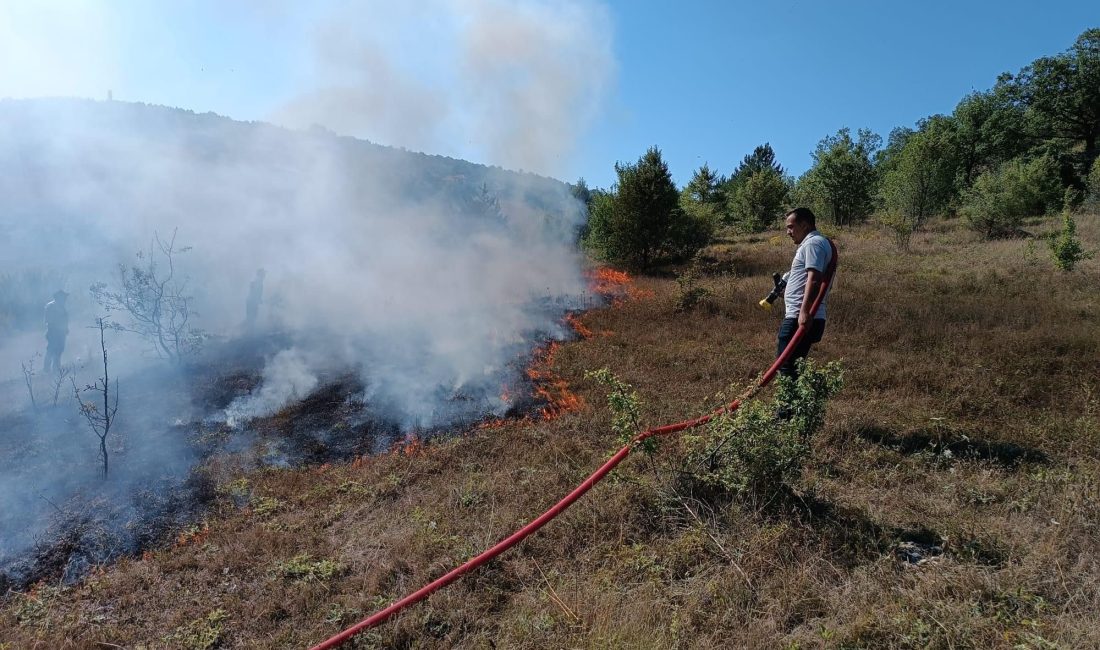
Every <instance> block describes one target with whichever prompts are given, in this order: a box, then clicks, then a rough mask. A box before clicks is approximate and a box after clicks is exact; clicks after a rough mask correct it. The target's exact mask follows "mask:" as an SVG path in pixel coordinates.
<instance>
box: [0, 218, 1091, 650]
mask: <svg viewBox="0 0 1100 650" xmlns="http://www.w3.org/2000/svg"><path fill="white" fill-rule="evenodd" d="M1081 221H1082V226H1081V234H1082V237H1083V238H1084V239H1085V241H1086V245H1087V247H1089V248H1091V249H1093V250H1095V249H1097V248H1098V247H1100V224H1098V221H1097V217H1096V215H1088V216H1085V217H1082V219H1081ZM1050 227H1053V222H1052V221H1044V222H1037V223H1034V224H1032V225H1031V228H1033V229H1035V230H1042V229H1044V228H1050ZM835 238H836V241H837V243H838V245H839V247H840V251H841V253H840V254H841V266H840V271H839V275H838V282H837V287H836V291H835V293H834V294H833V297H832V298H831V302H830V315H831V318H830V321H829V327H828V331H827V332H826V337H825V340H824V342H823V343H822V344H821V345H820V346H819V348H818V349H816V351H815V353H814V356H815V357H817V358H823V359H843V363H844V366H845V368H846V371H847V382H846V386H845V388H844V390H843V392H842V393H841V394H840V396H838V397H837V398H836V399H835V401H834V402H832V403H831V404H830V411H829V414H828V417H827V424H826V427H825V429H824V431H823V432H822V433H821V434H820V435H819V436H818V437H817V438H816V439H815V440H814V443H813V447H814V449H813V454H812V458H811V460H810V461H809V463H808V465H807V467H806V469H805V472H804V474H803V476H802V478H801V479H800V480H799V482H798V483H797V484H796V485H794V486H792V487H793V491H792V494H791V496H790V497H789V498H785V499H779V500H773V501H769V502H759V501H755V502H754V501H751V500H750V501H744V500H737V499H729V498H721V497H716V496H715V495H713V494H704V493H701V492H697V491H692V490H691V489H688V488H687V487H685V485H688V484H685V483H684V482H683V481H682V480H681V478H682V476H683V475H682V474H681V472H682V471H683V470H685V469H689V468H686V467H685V466H684V460H683V456H682V451H681V448H680V445H679V444H678V443H676V442H671V443H669V444H666V445H665V446H664V448H663V449H662V450H661V451H660V452H659V453H658V454H657V455H656V456H654V457H652V459H647V458H645V457H643V456H640V455H639V456H637V457H632V458H631V459H630V460H628V462H627V463H626V464H625V465H624V466H622V468H621V469H619V470H617V471H616V472H615V473H614V474H613V475H612V476H611V477H610V478H609V479H608V480H606V481H604V482H603V483H602V484H601V485H599V486H598V487H597V488H595V489H594V491H593V492H592V493H590V494H589V495H588V496H587V497H586V498H584V499H583V500H582V501H580V502H579V503H577V504H576V505H575V506H574V507H573V508H572V509H570V510H569V511H567V512H566V513H565V514H563V515H562V516H561V517H559V518H558V519H557V520H556V521H554V522H553V523H552V524H550V525H549V526H548V527H547V528H545V529H544V530H543V531H542V532H540V533H539V534H537V535H536V536H535V537H533V538H531V539H530V540H528V541H527V542H525V543H524V544H522V545H521V546H520V547H519V548H517V549H515V550H513V551H511V552H509V553H508V554H506V555H504V556H502V557H501V558H500V559H499V560H497V561H495V562H494V563H492V564H491V565H490V566H488V567H487V568H485V569H483V570H481V571H479V572H477V573H476V574H474V575H473V576H470V577H467V578H465V579H463V580H461V581H460V582H458V583H457V584H455V585H452V586H451V587H449V588H447V589H445V590H444V591H442V592H440V593H438V594H436V595H435V596H433V597H432V598H431V599H430V601H429V602H428V603H426V604H421V605H419V606H417V607H415V608H413V609H412V610H410V611H408V612H406V613H404V614H402V615H400V616H399V617H398V618H396V619H395V620H394V621H392V622H391V623H388V624H386V625H384V626H383V627H381V628H379V629H378V630H376V631H373V632H371V633H370V634H369V635H367V636H366V638H365V640H364V641H365V643H364V644H363V647H433V648H435V647H438V648H446V647H471V648H472V647H530V648H535V647H551V646H553V647H593V648H595V647H648V648H665V647H708V646H717V645H719V644H723V645H728V647H740V646H748V647H776V646H782V647H963V646H965V647H990V648H993V647H1004V646H1018V647H1054V645H1055V644H1057V645H1060V646H1066V647H1089V646H1096V645H1098V644H1100V636H1098V631H1097V629H1096V627H1095V625H1094V624H1093V621H1095V620H1096V617H1097V615H1098V614H1100V589H1098V586H1100V559H1098V558H1100V537H1098V536H1097V534H1096V533H1097V526H1098V525H1100V425H1098V419H1097V411H1098V407H1100V376H1098V375H1097V373H1096V372H1095V370H1096V368H1097V367H1098V366H1100V325H1098V324H1097V323H1098V322H1100V320H1098V317H1100V296H1098V294H1097V292H1096V286H1097V285H1096V283H1095V279H1096V277H1097V273H1098V270H1100V262H1098V261H1097V260H1095V259H1094V260H1092V261H1090V262H1088V263H1086V264H1084V265H1082V267H1081V268H1080V270H1078V271H1077V272H1075V273H1074V274H1071V275H1063V274H1061V273H1059V272H1056V271H1054V270H1053V269H1052V267H1051V265H1050V264H1049V262H1048V261H1047V260H1046V259H1045V258H1044V256H1043V255H1042V254H1041V253H1040V254H1039V255H1038V257H1036V256H1035V254H1034V253H1030V252H1028V250H1029V249H1028V244H1027V243H1026V242H1023V241H1001V242H993V243H988V242H981V241H977V240H976V239H974V238H973V237H972V236H971V235H970V234H969V233H967V232H966V231H965V230H963V229H962V228H961V226H960V225H959V224H958V223H954V222H944V223H937V224H934V225H933V226H932V228H931V229H930V230H929V231H927V232H924V233H921V234H919V235H917V236H916V237H915V240H914V243H913V250H914V252H913V253H912V254H908V255H899V254H897V253H895V252H894V251H893V249H892V246H891V245H890V244H889V243H888V242H889V239H888V238H887V237H886V236H885V235H883V234H882V233H880V232H877V231H875V230H874V229H873V228H869V227H868V228H857V229H852V230H844V231H842V232H838V233H835ZM1039 250H1040V251H1041V250H1042V249H1041V248H1040V249H1039ZM790 253H791V249H790V247H789V242H787V241H786V240H785V239H783V238H781V237H775V238H772V239H768V238H766V237H734V238H732V239H729V240H726V241H724V242H722V243H719V244H717V245H715V246H713V247H712V248H711V249H710V250H709V251H708V255H709V256H710V262H711V263H710V266H709V267H708V268H709V269H710V274H709V275H706V276H705V277H704V278H703V279H702V280H701V283H702V285H703V286H704V287H706V288H708V289H710V290H711V292H712V294H711V296H710V297H709V298H708V299H706V301H704V303H703V305H702V306H701V307H700V308H698V309H696V310H694V311H691V312H687V313H684V312H678V311H677V310H676V309H675V302H676V298H677V293H678V289H677V285H676V283H675V282H673V281H672V280H670V279H664V278H639V279H637V280H636V284H637V287H638V289H639V291H635V292H634V296H635V298H634V299H633V300H629V301H626V302H624V303H622V304H619V305H618V306H615V307H612V308H609V309H601V310H595V311H592V312H589V313H588V314H586V315H585V316H584V319H583V322H584V324H585V325H586V327H587V328H589V329H590V330H591V331H592V336H591V337H590V338H587V339H585V340H582V341H578V342H575V343H569V344H564V345H563V346H562V347H561V348H560V349H559V350H558V351H557V353H556V354H555V356H554V357H553V359H552V366H553V369H554V371H555V372H556V373H558V374H559V375H560V376H561V377H562V378H564V379H565V380H566V381H568V382H569V384H570V385H571V386H572V388H573V389H574V390H575V391H576V393H577V394H578V395H579V396H580V397H581V398H583V400H584V403H585V404H586V406H584V407H583V408H581V409H580V410H577V411H574V412H571V413H567V414H565V415H562V416H561V417H558V418H556V419H553V420H549V421H538V422H527V421H512V422H505V423H503V424H501V425H499V426H495V427H493V428H483V429H475V430H472V431H467V432H466V435H464V436H460V437H455V438H452V439H437V440H436V441H435V442H433V443H430V444H427V445H424V446H419V447H415V448H413V449H408V450H406V451H405V452H403V453H391V454H386V455H382V456H377V457H372V458H365V459H361V460H357V461H355V462H352V463H347V464H338V465H323V466H317V467H312V468H309V469H301V470H266V471H260V472H254V473H250V474H246V475H242V476H238V477H236V478H235V480H233V481H231V482H226V483H224V484H223V485H222V486H221V494H222V496H221V497H220V500H219V503H220V506H219V511H218V512H217V513H216V514H214V515H212V516H211V518H210V519H209V520H208V522H207V525H206V526H205V527H201V528H197V529H196V530H194V531H192V532H191V533H188V534H186V535H181V536H180V539H179V543H178V544H177V545H176V546H173V547H171V548H163V549H160V550H157V551H155V552H152V553H149V554H147V555H146V557H144V558H142V559H140V560H136V559H135V560H123V561H122V562H120V563H118V564H117V565H116V566H112V567H108V568H106V569H105V570H104V571H103V572H101V573H97V574H96V575H94V576H92V577H90V578H88V579H87V580H85V581H83V582H82V583H80V584H78V585H74V586H69V587H61V588H58V587H57V586H53V585H41V586H40V587H39V588H38V589H36V590H35V591H34V592H33V593H32V594H27V595H18V594H17V595H13V596H11V597H9V599H8V601H7V603H6V605H5V606H4V608H3V610H2V611H0V629H3V630H5V632H4V633H3V634H4V635H5V637H6V638H5V640H6V641H8V642H9V643H10V644H11V647H29V646H30V645H32V643H34V642H38V643H39V644H42V643H45V644H46V645H49V646H51V647H94V646H95V644H97V643H110V644H117V645H120V646H124V647H136V646H141V645H153V646H155V645H158V644H159V643H161V642H165V643H168V644H169V645H172V646H174V647H193V648H198V647H213V646H215V645H217V644H220V645H222V646H224V647H303V646H307V645H309V644H312V643H315V642H317V641H319V640H321V639H323V638H325V637H327V636H328V635H330V634H332V633H335V632H337V631H339V630H340V629H342V628H343V627H344V626H346V625H348V624H350V623H353V622H355V621H356V620H358V619H359V618H360V617H362V616H365V615H367V614H369V613H371V612H372V611H374V610H375V609H377V608H378V607H379V606H381V605H384V604H385V603H387V602H388V601H391V600H392V599H395V598H398V597H400V596H401V595H403V594H405V593H407V592H410V591H412V590H413V589H415V588H417V587H419V586H420V585H422V584H424V583H426V582H427V581H428V580H429V579H431V578H433V577H435V576H438V575H440V574H441V573H442V572H444V571H445V570H447V569H449V568H451V567H452V566H454V565H456V564H457V563H459V562H460V561H462V560H463V559H465V558H466V557H468V556H470V555H471V554H472V553H474V552H476V551H478V550H480V549H482V548H485V547H487V546H488V545H490V544H491V543H493V542H494V541H496V540H497V539H499V538H501V537H503V536H504V535H505V534H507V533H508V532H510V531H511V530H513V529H515V528H516V527H518V526H519V525H521V524H522V523H524V522H526V521H527V520H528V519H530V518H531V517H533V516H534V515H536V514H538V513H539V512H541V511H542V510H543V509H544V508H545V507H547V506H548V505H550V504H551V503H552V502H553V500H555V499H556V498H557V496H558V495H562V494H564V493H565V492H566V491H568V490H569V489H570V488H571V487H572V486H573V485H575V484H576V483H577V482H578V481H579V480H581V479H582V478H583V477H584V476H586V475H587V474H588V473H589V472H590V471H591V470H592V469H594V468H595V467H596V466H597V465H598V464H599V463H600V462H601V461H602V460H603V458H604V457H605V456H606V455H607V454H608V453H609V451H610V450H611V449H613V448H615V447H616V446H617V445H616V441H615V440H614V436H613V435H612V434H610V429H609V414H608V412H607V410H606V409H605V408H602V407H601V406H600V404H601V403H602V401H603V398H604V393H603V391H602V389H600V388H599V387H598V386H596V385H595V384H593V383H591V382H589V381H587V380H585V379H584V377H583V373H584V371H585V370H587V369H595V368H600V367H604V366H607V367H610V368H611V369H612V370H613V371H614V372H616V373H618V374H619V375H620V376H621V377H622V378H623V379H625V380H626V381H628V382H630V383H632V384H634V386H635V387H636V388H637V389H638V391H639V393H640V394H641V396H642V398H643V400H644V402H645V407H644V418H645V422H644V424H645V425H647V426H648V425H654V424H660V423H665V422H670V421H675V420H679V419H681V418H683V417H685V416H688V415H693V414H697V413H700V412H702V411H704V410H705V409H707V408H709V407H711V406H713V405H715V404H716V403H718V402H719V399H720V398H719V397H716V395H717V394H718V393H720V392H721V391H723V390H724V389H725V388H726V387H727V386H728V385H729V384H730V383H734V384H740V385H743V384H744V383H746V382H748V381H749V380H751V378H752V377H753V376H754V373H756V372H758V371H759V370H760V369H762V368H763V367H764V365H765V364H766V363H767V362H768V361H769V359H770V356H769V355H770V353H771V350H772V349H773V346H774V329H775V326H776V321H775V318H774V317H773V316H770V315H764V314H762V313H760V312H758V311H755V310H754V309H753V304H754V303H755V301H756V300H758V299H759V297H760V296H762V295H763V294H764V293H766V291H767V289H768V288H769V285H770V282H769V279H768V275H769V273H770V272H771V271H772V270H773V269H780V268H783V267H784V266H785V265H786V264H787V263H788V261H789V256H790ZM723 271H724V272H732V273H726V274H722V272H723ZM456 433H457V432H456ZM242 506H243V507H242Z"/></svg>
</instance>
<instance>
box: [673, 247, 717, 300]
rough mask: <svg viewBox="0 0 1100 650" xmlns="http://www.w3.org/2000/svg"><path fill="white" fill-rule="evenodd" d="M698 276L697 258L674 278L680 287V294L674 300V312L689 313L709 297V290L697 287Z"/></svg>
mask: <svg viewBox="0 0 1100 650" xmlns="http://www.w3.org/2000/svg"><path fill="white" fill-rule="evenodd" d="M699 275H700V268H699V258H698V257H696V258H695V259H693V260H692V262H691V265H689V266H688V267H687V268H686V269H684V270H683V271H682V272H681V273H680V274H679V275H678V276H676V284H678V285H679V286H680V294H679V296H677V298H676V311H680V312H683V311H691V310H692V309H695V307H696V306H698V305H699V303H700V302H702V301H703V300H704V299H706V298H707V296H709V295H710V290H709V289H707V288H706V287H701V286H699Z"/></svg>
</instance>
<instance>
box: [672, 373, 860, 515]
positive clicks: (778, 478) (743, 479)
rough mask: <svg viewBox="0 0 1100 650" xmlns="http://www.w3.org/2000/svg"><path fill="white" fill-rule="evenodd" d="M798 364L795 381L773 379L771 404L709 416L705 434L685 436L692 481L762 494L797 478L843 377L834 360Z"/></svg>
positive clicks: (755, 403)
mask: <svg viewBox="0 0 1100 650" xmlns="http://www.w3.org/2000/svg"><path fill="white" fill-rule="evenodd" d="M800 368H801V373H800V375H799V377H798V379H797V380H793V379H790V378H787V377H780V378H779V380H778V381H779V387H778V389H777V390H776V393H775V398H774V401H773V403H771V404H768V403H765V402H762V401H760V400H753V401H751V402H749V403H748V404H745V405H744V406H742V407H741V408H740V409H739V410H738V411H736V412H734V413H733V414H727V415H722V416H720V417H717V418H715V419H714V420H712V421H711V423H710V424H709V425H708V427H707V431H706V432H705V434H703V435H691V436H686V437H685V444H686V446H687V450H688V454H687V462H688V468H689V472H690V473H692V474H694V476H695V477H696V480H699V481H700V482H702V483H703V484H704V485H707V486H709V487H715V488H719V489H724V490H727V491H729V492H732V493H734V494H740V495H746V494H763V495H766V494H769V493H774V492H775V491H777V490H778V489H780V488H781V487H782V486H783V485H784V484H786V483H789V482H790V481H792V480H794V479H795V478H797V477H798V475H799V474H800V473H801V470H802V464H803V462H804V460H805V459H806V457H807V456H808V455H809V453H810V439H811V438H812V437H813V435H814V433H816V432H817V431H818V430H819V429H820V428H821V425H822V424H823V423H824V422H825V404H826V402H827V401H828V400H829V398H831V397H832V396H833V395H835V394H836V393H837V391H839V390H840V388H841V386H842V385H843V375H844V373H843V370H842V368H841V366H840V364H839V363H838V362H835V361H834V362H830V363H827V364H825V365H823V366H819V365H817V364H815V363H814V362H813V361H811V360H808V359H807V360H804V361H801V362H800ZM780 413H782V417H781V416H780V415H779V414H780Z"/></svg>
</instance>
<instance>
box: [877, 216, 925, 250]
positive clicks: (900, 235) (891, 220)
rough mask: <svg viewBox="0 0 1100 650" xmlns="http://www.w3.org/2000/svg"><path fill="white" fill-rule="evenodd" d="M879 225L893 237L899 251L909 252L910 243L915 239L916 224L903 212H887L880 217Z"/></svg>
mask: <svg viewBox="0 0 1100 650" xmlns="http://www.w3.org/2000/svg"><path fill="white" fill-rule="evenodd" d="M878 222H879V224H881V225H883V226H885V227H886V228H887V229H888V230H889V231H890V232H891V233H892V234H893V235H894V243H895V244H897V247H898V250H903V251H908V250H909V241H910V240H911V239H912V238H913V230H914V229H916V226H917V224H916V222H915V221H914V220H912V219H910V218H909V217H906V216H905V215H904V214H902V213H901V212H896V211H887V212H884V213H882V214H880V215H879V216H878Z"/></svg>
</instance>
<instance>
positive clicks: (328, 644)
mask: <svg viewBox="0 0 1100 650" xmlns="http://www.w3.org/2000/svg"><path fill="white" fill-rule="evenodd" d="M829 245H830V246H831V247H832V257H831V259H830V260H829V267H828V269H827V270H826V271H825V278H824V280H823V281H822V283H821V288H820V290H819V291H818V293H817V296H816V297H815V298H814V302H813V305H811V307H810V311H811V313H813V314H815V315H816V314H817V310H818V308H819V307H820V306H821V301H822V300H823V299H824V297H825V293H826V291H827V290H828V288H829V284H830V283H831V282H832V280H833V273H835V271H836V258H837V250H836V244H834V243H833V242H832V241H831V240H830V241H829ZM805 335H806V326H804V325H802V326H799V328H798V330H797V331H795V333H794V336H792V337H791V340H790V342H789V343H787V347H786V348H784V349H783V352H782V354H780V355H779V357H778V358H777V359H776V360H775V362H774V363H772V365H771V367H769V368H768V369H767V370H766V371H765V372H764V374H763V375H762V376H761V377H760V380H759V381H758V382H757V384H756V387H755V389H760V388H763V387H764V386H767V385H768V383H770V382H771V380H772V379H774V378H775V375H776V373H777V372H779V368H780V367H782V365H783V364H784V363H786V362H787V359H788V358H790V356H791V354H793V353H794V350H795V348H797V347H798V344H799V342H801V341H802V338H803V337H804V336H805ZM740 406H741V400H740V399H736V400H734V401H732V402H730V403H729V404H727V405H725V406H722V407H719V408H717V409H715V410H714V411H711V412H710V413H708V414H706V415H704V416H701V417H698V418H696V419H694V420H685V421H684V422H677V423H676V424H668V425H665V426H663V427H656V428H653V429H648V430H646V431H643V432H641V433H639V434H638V435H636V436H634V438H633V439H631V441H630V442H629V443H628V444H626V445H625V446H623V448H622V449H620V450H619V451H617V452H615V455H614V456H612V457H611V458H609V459H607V462H605V463H604V464H603V465H602V466H600V468H599V469H598V470H596V471H595V472H593V473H592V475H591V476H589V477H588V478H586V479H585V480H584V482H583V483H581V484H580V485H578V486H577V487H576V488H575V489H574V490H573V491H572V492H570V493H569V494H568V495H566V497H565V498H564V499H562V500H561V501H558V502H557V503H555V504H554V506H553V507H551V508H550V509H549V510H547V511H546V512H544V513H542V514H541V515H539V516H538V518H537V519H534V520H533V521H531V522H530V523H528V524H527V525H526V526H524V527H523V528H520V529H519V530H517V531H516V532H514V533H512V534H511V535H509V536H508V537H506V538H504V539H503V540H501V541H499V542H497V543H496V544H495V545H494V546H493V547H492V548H489V549H488V550H485V551H483V552H482V553H481V554H479V555H477V556H475V557H472V558H470V559H469V560H467V561H466V562H464V563H463V564H462V565H460V566H457V567H455V568H454V569H451V570H450V571H448V572H447V573H446V574H444V575H443V576H441V577H439V578H436V579H435V580H433V581H432V582H430V583H428V584H427V585H425V586H423V587H421V588H420V589H418V590H417V591H414V592H413V593H411V594H409V595H408V596H405V597H404V598H402V599H401V600H399V601H397V602H395V603H393V604H392V605H390V606H389V607H387V608H385V609H383V610H380V611H378V612H376V613H374V614H372V615H371V616H369V617H368V618H365V619H363V620H362V621H360V622H359V623H356V624H355V625H353V626H351V627H349V628H348V629H346V630H344V631H343V632H341V633H339V634H337V635H336V636H334V637H331V638H329V639H327V640H325V641H323V642H321V643H319V644H317V645H315V646H313V648H311V649H310V650H328V649H329V648H335V647H337V646H339V645H341V644H342V643H344V642H345V641H347V640H349V639H351V638H352V637H353V636H355V635H357V634H359V633H360V632H363V631H365V630H369V629H370V628H372V627H375V626H376V625H379V624H380V623H382V622H383V621H385V620H386V619H388V618H389V617H391V616H393V615H394V614H396V613H397V612H399V611H401V610H403V609H405V608H406V607H408V606H409V605H413V604H415V603H418V602H420V601H421V600H424V599H425V598H427V597H428V596H429V595H431V594H432V593H433V592H435V591H437V590H439V589H442V588H443V587H446V586H447V585H449V584H451V583H452V582H454V581H455V580H458V578H459V577H460V576H462V575H463V574H465V573H469V572H470V571H473V570H474V569H476V568H477V567H479V566H481V565H483V564H485V563H486V562H488V561H489V560H491V559H493V558H495V557H496V556H498V555H500V554H501V553H503V552H504V551H507V550H508V549H510V548H512V547H513V546H515V545H516V544H518V543H519V542H521V541H523V539H524V538H526V537H528V536H529V535H531V534H532V533H534V532H535V531H536V530H538V529H539V528H542V527H543V526H544V525H546V524H547V523H548V522H549V521H550V520H551V519H553V518H554V517H557V516H558V515H559V514H561V512H562V511H563V510H565V509H566V508H568V507H569V506H571V505H573V503H574V502H575V501H576V500H577V499H580V498H581V497H582V496H584V493H585V492H588V491H589V490H590V489H592V486H593V485H595V484H596V483H599V482H600V480H601V479H603V477H605V476H607V474H608V473H609V472H610V471H611V470H613V469H615V466H616V465H618V464H619V463H621V462H622V461H623V459H624V458H626V457H627V456H628V455H629V454H630V450H631V449H633V448H634V446H635V445H636V444H638V443H639V442H641V441H643V440H645V439H646V438H651V437H653V436H665V435H668V434H670V433H677V432H679V431H683V430H685V429H691V428H694V427H698V426H701V425H703V424H706V423H707V422H710V421H711V420H712V419H713V418H714V417H715V416H716V415H719V414H721V413H730V412H733V411H736V410H737V409H738V408H739V407H740Z"/></svg>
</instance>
